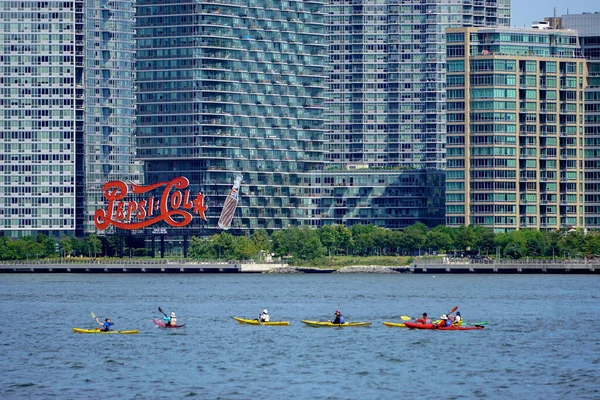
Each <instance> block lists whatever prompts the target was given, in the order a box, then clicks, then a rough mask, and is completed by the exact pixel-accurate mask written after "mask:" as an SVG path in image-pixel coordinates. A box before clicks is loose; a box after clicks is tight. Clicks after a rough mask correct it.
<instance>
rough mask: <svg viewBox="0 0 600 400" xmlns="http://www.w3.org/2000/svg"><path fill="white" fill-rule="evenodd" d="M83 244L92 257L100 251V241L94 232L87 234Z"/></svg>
mask: <svg viewBox="0 0 600 400" xmlns="http://www.w3.org/2000/svg"><path fill="white" fill-rule="evenodd" d="M85 244H86V247H87V250H88V252H89V254H91V255H93V256H94V257H96V256H97V255H98V253H102V241H101V240H100V239H98V236H96V234H95V233H90V234H89V235H88V236H87V238H86V240H85Z"/></svg>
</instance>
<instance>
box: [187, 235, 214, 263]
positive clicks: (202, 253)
mask: <svg viewBox="0 0 600 400" xmlns="http://www.w3.org/2000/svg"><path fill="white" fill-rule="evenodd" d="M189 256H190V258H193V259H196V260H214V259H216V258H217V252H216V251H215V248H214V247H213V246H212V244H211V242H210V240H208V239H201V238H198V237H196V236H193V237H192V239H191V240H190V247H189Z"/></svg>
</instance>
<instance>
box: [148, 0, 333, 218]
mask: <svg viewBox="0 0 600 400" xmlns="http://www.w3.org/2000/svg"><path fill="white" fill-rule="evenodd" d="M323 6H324V1H323V0H314V1H288V0H260V1H259V0H231V1H227V2H222V1H203V2H189V1H184V0H173V1H169V2H164V1H162V0H139V1H137V3H136V11H137V12H136V17H137V86H138V95H137V115H138V118H137V123H138V131H137V139H138V141H137V143H138V156H139V158H140V159H141V160H143V161H144V162H145V167H146V170H145V176H146V182H147V183H154V182H161V181H165V180H170V179H172V178H173V177H177V176H186V177H188V178H189V180H190V183H191V187H192V190H194V189H197V190H199V191H200V192H202V193H204V194H205V195H206V196H207V197H206V200H207V204H206V205H207V206H208V210H207V213H206V215H207V218H208V223H206V224H199V225H197V226H194V227H193V228H198V229H217V220H218V218H219V214H220V212H221V209H222V207H223V204H224V202H225V197H226V195H227V194H228V193H229V191H230V188H231V185H232V184H233V180H234V177H235V175H237V174H241V175H242V176H243V179H244V181H243V183H242V186H241V190H240V196H239V204H238V206H237V209H236V215H235V217H234V219H233V222H232V224H231V229H234V230H235V229H240V230H250V229H260V228H265V229H280V228H287V227H288V226H290V225H312V224H314V223H315V220H316V219H315V216H314V215H313V214H314V212H315V211H314V210H315V208H316V206H317V202H316V201H315V200H316V198H315V196H316V195H317V192H316V189H315V188H314V187H312V185H311V183H312V182H311V180H312V175H311V171H319V170H322V168H323V164H324V162H323V161H324V154H323V153H324V149H323V143H324V140H325V137H324V131H325V128H324V115H323V109H324V108H323V107H324V91H325V78H326V69H325V66H326V61H327V45H326V36H325V21H324V14H323Z"/></svg>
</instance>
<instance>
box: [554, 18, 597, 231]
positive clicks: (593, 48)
mask: <svg viewBox="0 0 600 400" xmlns="http://www.w3.org/2000/svg"><path fill="white" fill-rule="evenodd" d="M560 24H561V26H562V27H563V28H564V29H574V30H577V33H578V36H579V44H580V45H581V50H582V52H583V56H584V57H585V59H586V62H587V71H588V77H587V79H588V82H587V83H588V84H587V88H586V90H585V104H584V114H585V115H584V118H585V126H584V132H585V138H584V143H585V144H584V145H585V164H584V165H585V169H584V173H585V227H586V228H588V229H600V12H595V13H593V14H592V13H584V14H568V15H563V16H562V17H561V18H560Z"/></svg>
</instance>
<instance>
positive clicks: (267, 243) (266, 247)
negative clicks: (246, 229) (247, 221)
mask: <svg viewBox="0 0 600 400" xmlns="http://www.w3.org/2000/svg"><path fill="white" fill-rule="evenodd" d="M252 241H253V242H254V245H255V246H256V248H257V249H258V251H265V252H267V253H270V252H271V250H272V249H273V245H272V244H271V240H270V238H269V233H268V232H267V231H266V230H265V229H259V230H257V231H255V232H254V233H253V234H252Z"/></svg>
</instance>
